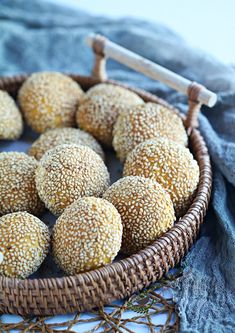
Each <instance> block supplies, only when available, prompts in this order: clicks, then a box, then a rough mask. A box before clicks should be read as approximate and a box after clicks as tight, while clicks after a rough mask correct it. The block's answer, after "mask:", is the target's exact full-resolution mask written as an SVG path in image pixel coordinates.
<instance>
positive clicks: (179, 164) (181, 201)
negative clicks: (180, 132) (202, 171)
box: [123, 138, 199, 217]
mask: <svg viewBox="0 0 235 333" xmlns="http://www.w3.org/2000/svg"><path fill="white" fill-rule="evenodd" d="M123 173H124V176H130V175H132V176H143V177H147V178H151V179H154V180H156V181H157V182H158V183H160V184H161V185H162V186H163V187H164V188H165V189H166V190H167V192H168V193H169V194H170V196H171V199H172V201H173V205H174V208H175V212H176V215H177V216H178V217H179V216H182V215H184V213H185V212H186V211H187V209H188V207H189V205H190V204H191V202H192V199H193V198H194V194H195V192H196V190H197V185H198V182H199V167H198V164H197V161H196V160H195V159H194V158H193V155H192V154H191V153H190V151H189V149H188V148H186V147H184V146H182V145H180V144H177V143H175V142H174V141H171V140H168V139H165V138H159V139H151V140H148V141H145V142H143V143H140V144H139V145H138V146H137V147H136V148H135V149H134V150H133V151H132V152H131V153H130V154H129V155H128V156H127V159H126V163H125V165H124V171H123Z"/></svg>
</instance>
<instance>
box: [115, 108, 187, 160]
mask: <svg viewBox="0 0 235 333" xmlns="http://www.w3.org/2000/svg"><path fill="white" fill-rule="evenodd" d="M113 136H114V137H113V147H114V149H115V151H116V152H117V155H118V157H119V158H120V160H121V161H124V160H125V159H126V157H127V154H128V153H129V152H131V151H132V150H133V149H134V148H135V147H136V146H137V145H138V144H139V143H141V142H144V141H146V140H148V139H152V138H154V137H166V138H168V139H171V140H173V141H176V142H178V143H180V144H182V145H184V146H186V145H187V143H188V137H187V134H186V131H185V129H184V125H183V122H182V120H181V118H180V117H179V116H178V115H177V114H176V113H175V112H174V111H172V110H170V109H168V108H167V107H165V106H162V105H160V104H156V103H146V104H142V105H135V106H132V107H130V109H129V110H128V112H121V114H120V115H119V117H118V119H117V122H116V123H115V126H114V131H113Z"/></svg>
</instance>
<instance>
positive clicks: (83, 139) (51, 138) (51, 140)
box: [28, 127, 104, 160]
mask: <svg viewBox="0 0 235 333" xmlns="http://www.w3.org/2000/svg"><path fill="white" fill-rule="evenodd" d="M63 144H78V145H82V146H88V147H90V148H91V149H93V150H94V151H95V152H96V153H97V154H98V155H100V157H101V158H102V159H104V152H103V149H102V148H101V146H100V144H99V143H98V142H97V141H96V140H95V138H93V136H91V135H90V134H89V133H86V132H84V131H82V130H80V129H78V128H71V127H65V128H54V129H50V130H47V131H46V132H45V133H42V134H41V135H40V137H39V138H38V139H37V140H36V141H35V142H34V143H33V144H32V146H31V147H30V149H29V151H28V154H29V155H31V156H34V157H35V158H36V159H37V160H40V159H41V158H42V156H43V155H44V154H45V153H46V152H47V151H48V150H49V149H52V148H54V147H57V146H60V145H63Z"/></svg>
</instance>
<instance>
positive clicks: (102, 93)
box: [76, 84, 143, 146]
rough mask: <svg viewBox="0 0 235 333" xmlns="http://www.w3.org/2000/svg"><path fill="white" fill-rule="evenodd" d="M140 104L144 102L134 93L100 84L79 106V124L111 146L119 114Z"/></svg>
mask: <svg viewBox="0 0 235 333" xmlns="http://www.w3.org/2000/svg"><path fill="white" fill-rule="evenodd" d="M140 103H143V100H142V99H141V98H140V97H139V96H138V95H137V94H135V93H134V92H131V91H129V90H127V89H125V88H122V87H118V86H115V85H112V84H100V85H97V86H95V87H94V88H92V89H90V90H89V91H88V92H87V94H86V97H85V98H84V99H83V101H82V102H81V104H80V105H79V107H78V111H77V114H76V119H77V124H78V126H79V127H81V128H82V129H84V130H85V131H87V132H88V133H90V134H92V135H93V136H94V137H95V138H96V139H97V140H99V141H100V142H101V143H103V144H105V145H106V146H111V145H112V138H113V136H112V132H113V125H114V123H115V121H116V120H117V117H118V114H119V112H121V110H126V109H127V108H128V107H129V106H130V105H136V104H140Z"/></svg>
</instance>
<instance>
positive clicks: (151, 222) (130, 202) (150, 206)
mask: <svg viewBox="0 0 235 333" xmlns="http://www.w3.org/2000/svg"><path fill="white" fill-rule="evenodd" d="M104 199H106V200H108V201H110V202H111V203H112V204H113V205H114V206H115V207H116V209H117V210H118V212H119V214H120V215H121V219H122V224H123V237H122V247H121V250H122V251H123V252H124V253H127V254H131V253H136V252H137V251H139V250H141V249H143V248H144V247H146V246H148V245H150V244H151V243H153V241H154V240H156V239H157V238H158V237H160V236H161V235H162V234H163V233H164V232H166V231H167V230H168V229H170V228H171V227H172V226H173V223H174V220H175V214H174V208H173V204H172V201H171V199H170V196H169V194H168V193H167V192H166V191H165V190H164V188H163V187H162V186H161V185H160V184H158V183H157V182H155V181H152V180H151V179H147V178H144V177H138V176H136V177H134V176H130V177H125V178H122V179H119V180H118V181H117V182H116V183H114V184H113V185H111V186H110V187H109V189H108V190H107V191H106V192H105V193H104Z"/></svg>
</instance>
